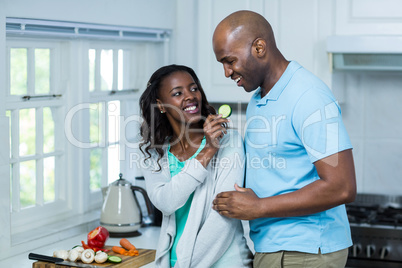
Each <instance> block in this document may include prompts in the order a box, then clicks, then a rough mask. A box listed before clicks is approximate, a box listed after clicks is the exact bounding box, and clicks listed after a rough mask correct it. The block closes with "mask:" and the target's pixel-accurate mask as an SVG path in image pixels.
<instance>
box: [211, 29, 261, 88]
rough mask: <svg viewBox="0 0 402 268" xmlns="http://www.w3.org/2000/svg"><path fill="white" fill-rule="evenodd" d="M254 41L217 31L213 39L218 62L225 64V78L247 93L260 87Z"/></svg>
mask: <svg viewBox="0 0 402 268" xmlns="http://www.w3.org/2000/svg"><path fill="white" fill-rule="evenodd" d="M252 43H253V40H245V38H244V39H241V38H236V36H235V35H234V34H233V33H227V32H225V31H223V30H217V31H216V32H215V33H214V37H213V49H214V52H215V57H216V60H217V61H219V62H220V63H222V64H223V69H224V71H225V76H226V77H227V78H231V79H232V80H233V81H234V82H235V83H236V84H237V86H239V87H243V88H244V90H245V91H246V92H251V91H253V90H255V89H257V88H258V87H259V86H260V81H259V79H258V72H260V71H261V70H258V68H257V60H256V58H255V57H254V56H253V55H252V53H251V51H252Z"/></svg>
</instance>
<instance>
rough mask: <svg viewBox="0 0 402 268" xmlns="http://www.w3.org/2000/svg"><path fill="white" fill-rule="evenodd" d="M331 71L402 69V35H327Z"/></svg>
mask: <svg viewBox="0 0 402 268" xmlns="http://www.w3.org/2000/svg"><path fill="white" fill-rule="evenodd" d="M327 52H328V53H329V59H330V68H331V70H332V69H334V70H373V71H402V36H385V35H384V36H374V35H373V36H370V35H366V36H356V35H353V36H352V35H350V36H329V37H328V38H327Z"/></svg>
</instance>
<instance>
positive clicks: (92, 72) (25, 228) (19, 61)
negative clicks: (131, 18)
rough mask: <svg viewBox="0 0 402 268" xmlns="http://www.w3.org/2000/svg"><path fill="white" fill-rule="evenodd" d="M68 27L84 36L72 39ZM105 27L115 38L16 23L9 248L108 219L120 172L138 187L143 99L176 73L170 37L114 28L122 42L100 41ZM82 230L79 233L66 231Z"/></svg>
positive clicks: (9, 96) (11, 60)
mask: <svg viewBox="0 0 402 268" xmlns="http://www.w3.org/2000/svg"><path fill="white" fill-rule="evenodd" d="M20 20H21V21H22V22H21V21H20ZM30 23H32V24H33V25H34V26H32V25H29V24H30ZM41 23H43V24H44V25H46V26H44V27H42V26H41ZM20 24H21V25H20ZM22 24H23V25H24V27H22ZM51 25H54V26H51ZM66 25H67V26H68V27H67V28H68V29H70V28H71V27H73V29H74V27H75V30H72V31H71V32H68V33H67V30H66V29H65V30H63V29H64V28H63V27H66ZM97 27H98V28H100V27H106V28H108V27H107V26H99V25H95V26H94V25H88V24H74V23H71V24H70V23H65V22H51V21H50V22H49V21H40V20H24V19H11V20H10V19H9V18H8V19H7V27H6V29H7V39H6V48H7V73H6V74H5V75H6V77H7V88H6V89H4V90H5V91H6V94H5V95H6V115H7V116H8V117H9V119H10V120H9V121H10V135H9V136H10V138H9V141H8V142H9V144H10V179H9V180H10V203H9V204H10V218H11V233H10V234H9V236H10V237H11V238H12V239H10V240H8V241H12V244H11V245H8V244H7V245H3V244H1V245H0V246H5V247H6V248H10V249H11V248H12V247H13V245H17V244H19V245H23V242H25V241H26V239H32V236H35V235H36V236H37V237H39V236H40V234H39V233H37V232H34V233H33V234H32V233H31V237H29V238H26V237H25V236H24V234H26V233H30V231H32V230H34V229H40V228H41V227H42V226H46V225H47V224H51V223H57V222H60V221H63V220H64V221H63V224H65V223H66V219H71V218H72V217H73V216H79V215H86V214H90V212H91V211H93V210H94V211H96V212H97V213H98V214H97V215H99V212H100V207H101V204H102V196H101V188H102V187H104V186H107V185H108V184H109V183H110V182H112V181H115V180H116V179H118V175H119V173H120V172H122V173H123V174H124V175H125V177H126V178H130V177H129V175H128V174H130V172H132V170H131V169H130V163H128V161H126V160H128V159H127V155H128V154H129V153H130V151H131V150H136V148H135V146H133V144H134V143H135V142H136V141H137V140H136V139H137V138H138V137H137V134H138V127H139V123H140V122H139V120H138V114H139V111H138V109H139V107H138V98H139V96H140V94H141V90H142V89H144V88H145V85H146V83H147V79H148V78H149V76H150V75H151V74H152V72H153V71H155V70H156V69H157V68H159V67H160V66H162V65H163V64H166V63H167V62H166V61H167V56H166V52H167V42H166V40H167V39H165V38H164V36H165V35H166V31H159V30H158V31H155V32H152V30H149V32H150V33H149V34H147V33H146V30H141V31H143V33H141V31H139V30H138V29H131V28H124V27H123V28H122V29H119V28H118V27H116V26H111V27H110V28H111V29H112V30H110V31H109V30H108V31H106V33H109V34H110V32H111V31H117V33H118V34H117V35H115V34H113V36H106V37H105V38H104V39H99V38H102V31H100V30H99V29H98V28H97ZM92 28H97V29H98V30H97V31H92V30H91V29H92ZM60 29H61V30H60ZM85 29H86V30H85ZM47 30H49V31H50V32H51V33H50V34H49V35H48V36H47V37H46V31H47ZM58 30H60V32H59V33H58V35H57V38H55V36H56V35H55V34H54V32H57V31H58ZM30 31H32V32H30ZM63 31H65V32H66V35H65V36H63V34H62V33H63ZM14 33H18V36H16V35H13V34H14ZM139 33H140V34H139ZM162 33H163V34H162ZM69 35H74V37H75V38H73V39H71V38H69ZM76 35H79V36H76ZM88 35H91V36H88ZM21 36H22V37H21ZM81 36H82V37H81ZM95 36H96V38H97V39H96V41H95V40H94V39H92V37H95ZM116 36H117V37H116ZM45 37H46V38H45ZM115 39H118V40H115ZM0 90H3V89H0ZM136 115H137V116H136ZM130 118H131V119H130ZM133 118H134V119H133ZM131 178H132V179H133V177H131ZM91 215H92V214H91ZM75 218H77V217H75ZM80 219H81V220H80V221H81V223H82V224H86V221H88V220H87V219H85V217H80ZM90 220H96V216H95V218H91V219H89V221H90ZM74 224H79V223H76V222H73V223H71V226H65V227H64V228H66V230H69V229H68V228H72V227H74ZM58 226H61V227H58V229H57V228H56V229H54V230H53V229H51V231H52V232H58V233H59V232H60V231H61V230H62V228H63V226H62V225H58ZM45 232H46V234H47V235H49V229H47V230H45ZM65 233H66V235H67V233H68V231H65ZM5 235H7V234H5ZM57 237H60V236H59V235H58V236H57ZM14 238H15V239H14ZM24 239H25V240H24ZM2 241H4V240H0V242H1V243H2ZM43 241H45V240H43ZM46 241H47V242H49V241H48V240H46ZM35 246H40V245H39V244H36V245H35ZM16 247H17V246H16ZM26 250H27V249H26Z"/></svg>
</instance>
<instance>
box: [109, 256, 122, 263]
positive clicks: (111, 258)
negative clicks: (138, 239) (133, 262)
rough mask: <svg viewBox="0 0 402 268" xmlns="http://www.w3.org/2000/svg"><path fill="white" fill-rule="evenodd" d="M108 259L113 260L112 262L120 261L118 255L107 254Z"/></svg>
mask: <svg viewBox="0 0 402 268" xmlns="http://www.w3.org/2000/svg"><path fill="white" fill-rule="evenodd" d="M108 261H110V262H114V263H119V262H121V258H120V257H118V256H109V257H108Z"/></svg>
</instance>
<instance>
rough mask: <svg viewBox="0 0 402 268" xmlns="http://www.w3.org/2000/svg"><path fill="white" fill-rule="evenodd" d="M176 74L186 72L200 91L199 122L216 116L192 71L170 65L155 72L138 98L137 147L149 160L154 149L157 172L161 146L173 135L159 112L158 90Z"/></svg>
mask: <svg viewBox="0 0 402 268" xmlns="http://www.w3.org/2000/svg"><path fill="white" fill-rule="evenodd" d="M176 72H187V73H188V74H190V75H191V77H192V78H193V79H194V82H195V83H196V84H197V87H198V90H199V91H200V93H201V97H202V101H201V120H202V121H205V119H206V118H207V117H208V115H210V114H216V111H215V109H214V107H212V106H211V105H209V103H208V101H207V98H206V96H205V93H204V90H203V88H202V86H201V83H200V80H199V79H198V77H197V75H196V74H195V72H194V70H193V69H191V68H190V67H187V66H183V65H175V64H172V65H167V66H164V67H161V68H159V69H158V70H156V71H155V72H154V73H153V74H152V76H151V78H150V79H149V82H148V84H147V88H146V89H145V91H144V93H142V95H141V97H140V109H141V115H142V118H143V119H144V121H143V123H142V124H141V128H140V134H141V136H142V139H143V141H142V142H141V143H140V146H139V147H140V150H141V152H142V153H143V154H144V155H145V154H146V155H147V157H146V158H145V159H149V158H150V157H151V153H150V150H152V149H154V150H155V151H156V152H157V153H158V155H159V156H158V161H157V162H158V165H159V170H160V169H161V166H160V164H159V160H160V159H161V158H162V157H163V154H164V152H163V149H162V145H163V144H164V143H165V142H166V140H167V139H168V138H169V137H171V136H172V135H173V129H172V127H171V125H170V123H169V121H168V119H167V117H166V114H165V113H161V112H160V111H159V109H158V105H157V102H156V100H157V99H158V98H159V96H158V94H159V88H160V86H161V83H162V81H163V80H164V79H165V78H166V77H168V76H170V75H171V74H173V73H176ZM202 123H203V122H202ZM144 147H145V149H144Z"/></svg>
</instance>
